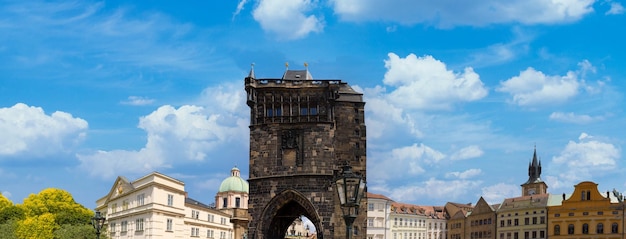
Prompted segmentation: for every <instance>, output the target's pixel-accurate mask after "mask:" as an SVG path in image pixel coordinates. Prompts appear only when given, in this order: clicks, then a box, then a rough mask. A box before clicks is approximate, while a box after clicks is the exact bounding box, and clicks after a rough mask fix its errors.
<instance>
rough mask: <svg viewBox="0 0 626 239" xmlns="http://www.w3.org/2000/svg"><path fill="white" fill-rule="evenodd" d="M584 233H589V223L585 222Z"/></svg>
mask: <svg viewBox="0 0 626 239" xmlns="http://www.w3.org/2000/svg"><path fill="white" fill-rule="evenodd" d="M583 234H589V224H587V223H584V224H583Z"/></svg>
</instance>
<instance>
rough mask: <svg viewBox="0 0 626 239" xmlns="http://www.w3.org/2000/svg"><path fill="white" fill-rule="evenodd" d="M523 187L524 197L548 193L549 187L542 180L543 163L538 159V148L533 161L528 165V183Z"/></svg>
mask: <svg viewBox="0 0 626 239" xmlns="http://www.w3.org/2000/svg"><path fill="white" fill-rule="evenodd" d="M521 186H522V195H523V196H526V195H532V194H544V193H547V189H548V185H547V184H546V183H545V182H543V180H541V161H539V159H537V146H535V149H534V152H533V159H532V160H531V162H530V163H528V181H526V182H525V183H524V184H522V185H521Z"/></svg>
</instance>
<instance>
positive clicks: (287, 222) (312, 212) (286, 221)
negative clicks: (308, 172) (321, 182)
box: [256, 190, 324, 239]
mask: <svg viewBox="0 0 626 239" xmlns="http://www.w3.org/2000/svg"><path fill="white" fill-rule="evenodd" d="M317 211H318V210H316V209H315V207H314V206H313V204H312V203H311V202H310V201H309V200H308V199H307V198H306V197H305V196H304V195H303V194H302V193H299V192H297V191H295V190H285V191H283V192H281V193H280V194H278V195H276V196H275V197H274V198H272V200H271V201H270V202H269V203H268V204H267V206H266V207H265V209H263V214H262V216H261V219H262V220H261V221H260V222H259V227H257V232H256V234H257V235H264V236H265V237H264V238H270V239H274V238H285V232H287V229H289V226H291V223H292V222H293V221H294V220H295V219H296V218H298V217H300V215H304V216H305V217H307V218H308V219H309V220H311V223H313V225H314V226H315V230H316V231H317V238H319V239H323V233H321V232H323V231H324V229H323V226H322V223H321V219H320V216H319V215H318V213H317Z"/></svg>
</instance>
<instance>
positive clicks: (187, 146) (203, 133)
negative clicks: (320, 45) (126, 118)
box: [77, 86, 249, 178]
mask: <svg viewBox="0 0 626 239" xmlns="http://www.w3.org/2000/svg"><path fill="white" fill-rule="evenodd" d="M230 89H234V88H233V87H223V86H219V87H216V88H209V89H206V90H205V91H204V92H214V94H212V98H210V97H208V96H207V97H203V98H202V99H201V101H202V102H203V103H205V104H206V105H207V108H205V107H201V106H196V105H183V106H181V107H179V108H174V107H172V106H169V105H165V106H161V107H159V108H158V109H157V110H155V111H153V112H152V113H150V114H149V115H146V116H143V117H141V118H140V120H139V126H138V127H139V128H141V129H143V130H144V131H146V133H147V142H146V145H145V146H144V147H143V148H142V149H140V150H136V151H127V150H112V151H98V152H96V153H93V154H78V155H77V157H78V159H79V160H80V161H81V167H82V168H83V169H85V170H88V171H90V173H91V174H92V175H94V176H100V177H103V178H111V177H114V176H116V175H124V174H137V173H146V172H149V171H153V170H157V169H160V168H167V167H170V166H172V165H173V164H176V163H183V162H189V161H203V160H207V159H210V157H209V155H211V154H212V153H213V152H214V151H215V150H217V149H220V148H221V147H223V146H226V145H227V144H228V145H229V146H230V147H235V146H234V145H235V144H245V143H247V137H245V136H246V135H247V133H248V128H247V126H248V123H249V121H248V120H247V119H246V118H244V117H241V116H240V115H237V114H231V113H230V112H229V111H230V110H233V109H228V107H229V105H231V104H235V103H236V102H235V103H233V102H230V101H240V100H241V99H240V98H241V97H243V96H241V95H242V94H243V93H241V92H230V91H228V90H230ZM226 102H228V103H226ZM240 103H241V102H240ZM244 112H245V111H244ZM241 147H244V146H243V145H242V146H241Z"/></svg>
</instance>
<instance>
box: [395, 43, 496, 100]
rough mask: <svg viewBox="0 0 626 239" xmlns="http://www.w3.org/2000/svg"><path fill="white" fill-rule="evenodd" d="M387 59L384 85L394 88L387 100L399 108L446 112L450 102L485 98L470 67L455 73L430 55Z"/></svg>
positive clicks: (485, 94)
mask: <svg viewBox="0 0 626 239" xmlns="http://www.w3.org/2000/svg"><path fill="white" fill-rule="evenodd" d="M388 56H389V59H387V60H385V67H386V68H387V72H386V73H385V78H384V80H383V82H384V83H385V84H386V85H388V86H392V87H395V89H394V90H393V91H392V92H391V93H389V95H388V99H389V100H390V101H391V102H392V103H393V104H395V105H398V106H401V107H402V108H406V109H448V108H450V107H451V105H452V104H453V103H456V102H466V101H475V100H478V99H481V98H483V97H485V96H487V92H488V91H487V89H486V88H485V87H484V84H483V82H482V81H480V77H479V76H478V74H476V73H475V72H474V70H473V69H472V68H471V67H467V68H465V69H464V71H463V72H462V73H454V72H453V71H451V70H448V69H447V67H446V65H445V64H444V63H443V62H441V61H439V60H437V59H435V58H434V57H432V56H428V55H426V56H423V57H417V56H416V55H415V54H409V55H408V56H407V57H406V58H400V57H399V56H398V55H396V54H394V53H389V54H388Z"/></svg>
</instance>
